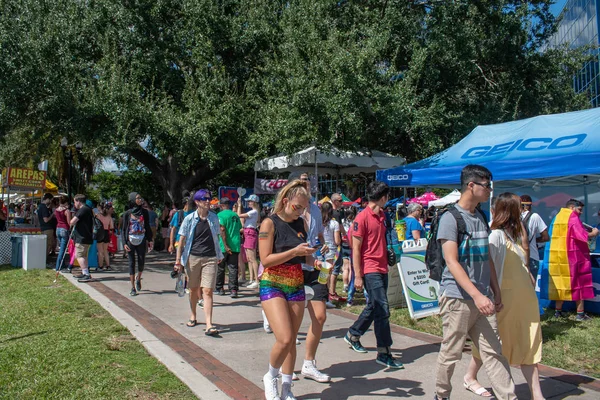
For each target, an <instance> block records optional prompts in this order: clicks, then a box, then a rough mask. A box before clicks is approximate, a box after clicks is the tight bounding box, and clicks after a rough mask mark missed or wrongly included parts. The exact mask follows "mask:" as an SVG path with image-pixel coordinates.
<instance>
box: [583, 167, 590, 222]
mask: <svg viewBox="0 0 600 400" xmlns="http://www.w3.org/2000/svg"><path fill="white" fill-rule="evenodd" d="M587 184H588V181H587V176H584V177H583V204H584V205H585V207H583V209H584V210H585V217H584V220H585V222H586V223H587V222H588V208H589V207H588V206H587V205H588V190H587Z"/></svg>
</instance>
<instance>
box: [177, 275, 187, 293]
mask: <svg viewBox="0 0 600 400" xmlns="http://www.w3.org/2000/svg"><path fill="white" fill-rule="evenodd" d="M175 291H176V292H177V295H178V296H179V297H183V296H185V274H179V275H178V276H177V282H176V283H175Z"/></svg>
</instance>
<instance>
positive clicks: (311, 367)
mask: <svg viewBox="0 0 600 400" xmlns="http://www.w3.org/2000/svg"><path fill="white" fill-rule="evenodd" d="M302 376H304V378H306V379H312V380H313V381H317V382H321V383H325V382H329V381H330V380H331V378H330V377H329V375H327V374H324V373H322V372H321V371H319V370H318V369H317V361H316V360H312V361H311V362H310V363H307V362H306V361H304V365H302Z"/></svg>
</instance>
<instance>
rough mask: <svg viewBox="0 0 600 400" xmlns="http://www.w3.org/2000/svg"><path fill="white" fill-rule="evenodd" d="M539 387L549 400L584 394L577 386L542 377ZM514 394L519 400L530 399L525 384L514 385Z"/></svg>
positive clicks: (527, 387)
mask: <svg viewBox="0 0 600 400" xmlns="http://www.w3.org/2000/svg"><path fill="white" fill-rule="evenodd" d="M540 386H541V387H542V393H543V394H544V397H545V398H546V399H549V400H550V399H552V400H561V399H566V398H570V397H573V396H580V395H582V394H584V393H585V392H584V391H583V390H581V389H579V388H578V387H577V386H574V385H571V384H569V383H566V382H561V381H558V380H556V379H553V378H547V377H542V376H540ZM488 389H489V388H488ZM515 394H516V395H517V397H518V398H519V399H531V392H530V391H529V386H527V383H521V384H518V385H515Z"/></svg>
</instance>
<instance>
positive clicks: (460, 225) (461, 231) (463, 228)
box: [448, 206, 471, 247]
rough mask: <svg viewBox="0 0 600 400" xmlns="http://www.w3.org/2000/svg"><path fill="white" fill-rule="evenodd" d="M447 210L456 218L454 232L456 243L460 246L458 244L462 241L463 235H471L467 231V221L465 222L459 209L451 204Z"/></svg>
mask: <svg viewBox="0 0 600 400" xmlns="http://www.w3.org/2000/svg"><path fill="white" fill-rule="evenodd" d="M448 212H449V213H450V214H452V216H453V217H454V219H455V220H456V232H457V233H458V237H457V243H458V246H459V247H460V244H461V243H462V242H463V240H464V239H465V237H471V234H470V233H469V232H468V231H467V223H466V222H465V219H464V218H463V216H462V215H461V213H460V211H458V210H457V209H456V207H454V206H452V207H450V208H448Z"/></svg>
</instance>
